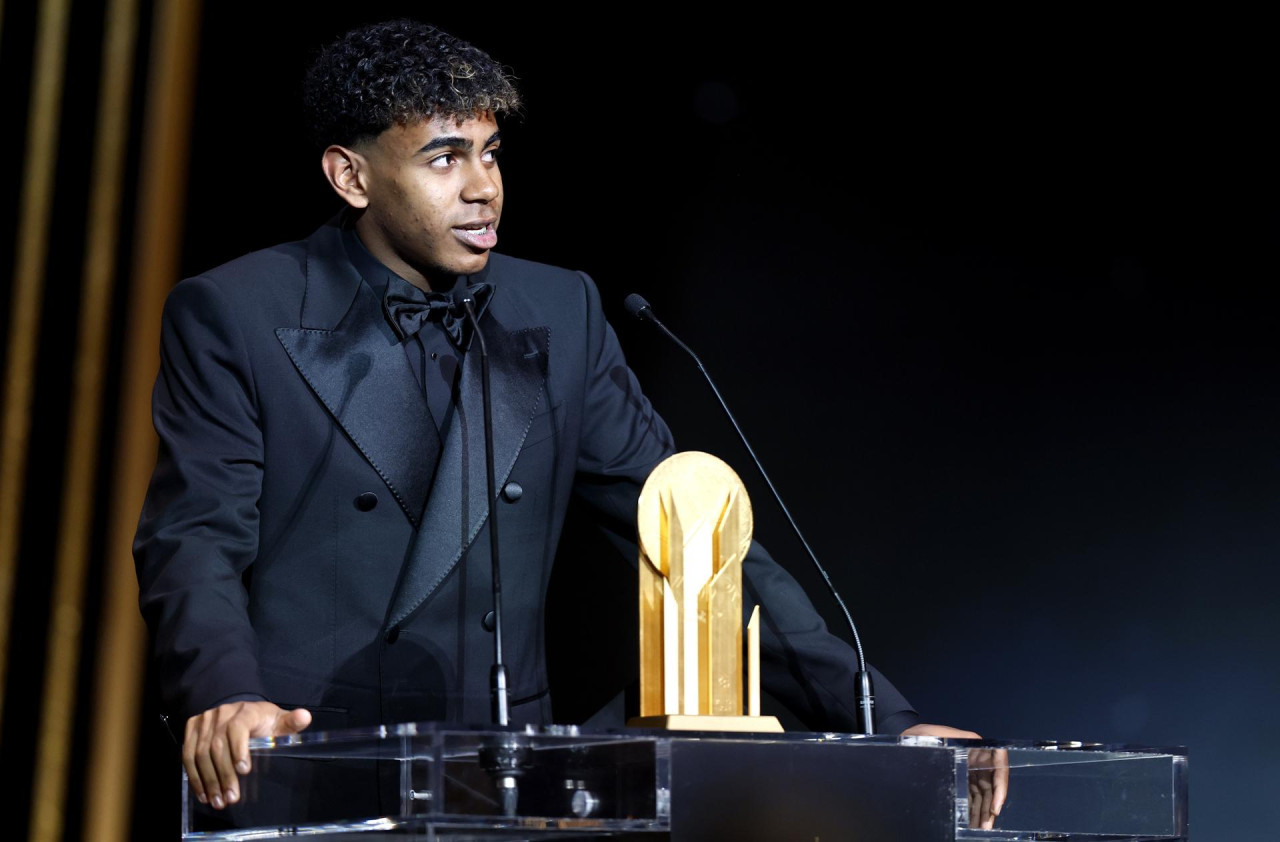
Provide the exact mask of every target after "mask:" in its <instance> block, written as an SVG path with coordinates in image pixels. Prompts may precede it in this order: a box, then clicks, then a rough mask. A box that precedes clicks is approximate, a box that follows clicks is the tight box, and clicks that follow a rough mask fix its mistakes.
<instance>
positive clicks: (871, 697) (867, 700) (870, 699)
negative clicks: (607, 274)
mask: <svg viewBox="0 0 1280 842" xmlns="http://www.w3.org/2000/svg"><path fill="white" fill-rule="evenodd" d="M623 306H624V307H626V308H627V312H628V313H630V314H631V315H632V316H635V317H636V318H637V319H640V320H641V321H647V322H651V323H652V324H653V325H654V326H655V327H656V328H658V330H660V331H662V332H663V333H664V334H665V335H666V336H667V338H669V339H670V340H671V341H672V342H674V343H676V344H677V345H679V346H680V348H681V349H683V350H684V352H685V353H686V354H688V355H689V356H690V357H691V358H692V359H693V362H694V363H695V364H696V365H697V366H698V371H700V372H702V376H703V377H704V378H706V381H707V385H708V386H710V387H711V392H712V393H713V394H714V395H715V396H716V400H717V401H718V402H719V403H720V408H721V409H723V410H724V414H725V415H726V416H728V418H729V423H730V424H732V425H733V429H734V431H735V432H736V433H737V434H738V438H739V439H741V441H742V446H743V447H745V448H746V449H747V453H749V454H750V455H751V461H753V462H755V465H756V470H757V471H759V472H760V476H761V477H763V478H764V482H765V485H767V486H769V491H770V492H771V493H772V494H773V499H774V500H776V501H777V503H778V508H780V509H781V510H782V513H783V514H784V515H785V516H786V518H787V523H789V524H791V531H792V532H794V533H795V535H796V538H798V539H800V544H801V546H803V547H804V551H805V552H806V553H808V555H809V560H810V561H812V562H813V566H814V567H816V568H817V569H818V573H819V574H821V576H822V581H824V582H826V584H827V590H829V591H830V592H831V596H832V597H833V598H834V599H835V601H836V604H837V605H839V606H840V610H841V611H842V612H844V618H845V620H846V621H847V622H848V624H849V631H850V633H851V634H852V635H853V647H854V650H855V651H856V652H857V655H858V672H857V675H856V676H855V678H856V680H857V684H858V725H859V727H860V728H861V730H862V733H863V734H865V735H867V736H871V735H872V734H874V733H875V731H876V711H875V705H876V701H875V693H874V691H873V689H872V686H871V672H870V671H869V670H868V669H867V659H866V657H865V656H864V655H863V654H862V638H861V637H859V636H858V627H857V626H856V625H855V624H854V622H853V617H852V615H850V614H849V609H848V608H846V607H845V604H844V600H843V599H841V598H840V593H839V591H837V590H836V586H835V585H834V584H832V582H831V577H830V576H828V575H827V571H826V569H825V568H824V567H823V566H822V563H821V562H819V561H818V556H817V555H816V554H814V552H813V549H812V548H811V547H810V546H809V542H808V541H806V540H805V538H804V535H803V534H802V533H801V532H800V527H799V526H797V525H796V521H795V518H793V517H792V516H791V511H790V510H789V509H788V508H787V504H786V503H784V502H782V495H781V494H779V493H778V489H777V488H775V487H774V485H773V480H771V479H769V474H768V472H766V471H765V469H764V465H762V464H760V459H759V457H757V456H756V452H755V450H754V449H752V447H751V443H750V442H748V441H747V437H746V435H745V434H744V433H743V432H742V428H741V427H740V426H738V419H736V418H734V417H733V413H732V412H731V411H730V410H729V405H728V404H727V403H725V400H724V398H723V397H722V396H721V395H720V390H719V389H718V388H716V383H715V381H714V380H712V379H711V375H710V374H708V373H707V369H706V367H705V366H703V364H702V360H700V359H698V355H697V354H695V353H694V352H693V349H692V348H690V347H689V346H688V345H686V344H684V343H683V342H681V341H680V337H678V336H676V335H675V334H674V333H672V332H671V330H670V329H669V328H668V327H667V326H666V325H664V324H663V323H662V321H661V320H660V319H659V318H658V317H657V316H656V315H654V312H653V307H651V306H650V305H649V302H648V301H645V300H644V297H643V296H641V295H638V294H637V293H634V292H633V293H631V294H630V295H628V296H627V297H626V300H625V301H623Z"/></svg>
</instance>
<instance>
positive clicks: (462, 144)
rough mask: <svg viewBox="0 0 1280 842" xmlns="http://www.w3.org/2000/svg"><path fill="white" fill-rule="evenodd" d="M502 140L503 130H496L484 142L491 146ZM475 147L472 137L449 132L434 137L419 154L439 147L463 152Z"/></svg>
mask: <svg viewBox="0 0 1280 842" xmlns="http://www.w3.org/2000/svg"><path fill="white" fill-rule="evenodd" d="M500 140H502V132H494V133H493V134H491V135H489V139H488V140H486V141H485V142H484V145H485V146H486V147H489V146H492V145H493V144H495V143H497V142H498V141H500ZM474 148H475V147H474V145H473V144H472V143H471V139H470V138H466V137H462V136H461V135H456V134H449V135H441V136H440V137H436V138H432V139H431V140H430V141H428V142H427V145H426V146H424V147H422V148H421V149H419V150H418V154H419V155H422V154H424V153H426V152H434V151H435V150H437V149H457V150H459V151H462V152H470V151H471V150H472V149H474Z"/></svg>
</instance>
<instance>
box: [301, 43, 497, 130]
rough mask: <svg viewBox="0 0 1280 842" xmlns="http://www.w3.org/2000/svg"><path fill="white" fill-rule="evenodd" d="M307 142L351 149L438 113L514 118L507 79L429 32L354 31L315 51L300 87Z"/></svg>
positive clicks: (481, 57) (474, 52)
mask: <svg viewBox="0 0 1280 842" xmlns="http://www.w3.org/2000/svg"><path fill="white" fill-rule="evenodd" d="M302 102H303V106H304V108H305V110H306V116H307V124H308V128H309V130H310V134H311V139H312V140H313V141H314V142H315V143H316V144H317V145H318V146H320V147H324V146H328V145H329V144H331V143H337V144H341V145H343V146H351V145H353V144H356V143H358V142H360V141H361V140H367V139H369V138H374V137H377V136H378V135H380V134H382V133H383V132H384V131H386V130H387V129H389V128H391V126H392V125H407V124H409V123H413V122H416V121H418V120H424V119H430V118H432V117H435V116H437V115H441V116H445V117H454V118H457V119H458V120H459V121H461V120H465V119H467V118H468V117H471V116H473V115H476V114H480V113H483V112H486V111H487V112H491V113H493V114H494V115H502V114H518V113H519V111H520V105H521V103H520V93H519V92H518V91H517V90H516V87H515V84H514V82H513V77H512V76H511V74H510V73H509V72H508V71H507V70H506V69H505V68H504V67H503V66H502V65H500V64H498V63H497V62H495V61H494V60H493V59H492V58H490V57H489V55H488V53H485V52H484V51H483V50H480V49H477V48H476V47H473V46H471V45H470V44H468V43H467V42H466V41H462V40H460V39H458V38H455V37H453V36H452V35H450V34H448V33H447V32H442V31H440V30H439V29H436V28H435V27H434V26H428V25H427V24H425V23H419V22H417V21H413V20H407V19H400V20H391V21H385V22H383V23H375V24H371V25H369V26H363V27H360V28H358V29H353V30H351V31H350V32H348V33H347V34H346V35H343V36H342V37H341V38H339V39H338V40H337V41H335V42H333V43H332V44H330V45H329V46H327V47H325V48H324V49H322V50H321V51H320V54H319V55H318V56H317V57H316V60H315V62H313V63H312V65H311V69H310V70H308V71H307V75H306V80H305V82H304V83H303V93H302Z"/></svg>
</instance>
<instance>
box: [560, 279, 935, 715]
mask: <svg viewBox="0 0 1280 842" xmlns="http://www.w3.org/2000/svg"><path fill="white" fill-rule="evenodd" d="M582 279H583V286H584V289H585V295H586V313H587V342H588V347H587V374H586V377H587V383H586V390H585V395H586V400H585V406H584V416H585V417H584V419H583V423H582V431H583V432H582V439H581V443H580V447H579V455H578V463H577V470H578V473H577V480H576V482H575V486H574V491H575V494H576V495H577V497H578V499H579V500H581V501H582V502H583V503H585V504H586V505H587V507H588V508H590V509H591V510H592V512H593V513H594V515H595V517H596V521H597V522H598V523H599V525H600V526H601V528H602V530H603V531H604V533H605V535H606V537H608V538H609V540H610V542H611V543H612V544H613V545H614V546H615V547H617V548H618V550H619V552H621V553H623V554H624V555H625V556H626V557H627V558H628V560H629V561H630V562H631V563H632V564H636V563H637V562H638V552H639V550H638V547H637V543H636V542H637V537H636V506H637V502H638V499H639V496H640V490H641V488H642V487H643V485H644V481H645V479H646V478H647V477H648V476H649V473H650V472H651V471H652V470H653V468H654V467H655V466H656V465H657V464H658V463H659V462H661V461H662V460H663V459H665V458H666V457H667V456H669V455H671V454H672V453H674V452H675V443H674V441H673V439H672V436H671V431H670V430H669V429H668V428H667V425H666V424H665V423H664V422H663V420H662V419H661V417H659V416H658V414H657V413H656V412H655V411H654V409H653V407H652V405H651V404H650V403H649V401H648V399H647V398H646V397H645V396H644V394H643V393H642V392H641V390H640V386H639V383H638V382H637V381H636V378H635V375H634V374H633V373H632V372H631V369H630V368H629V367H628V366H627V364H626V361H625V360H624V359H623V355H622V348H621V346H620V345H619V343H618V338H617V336H616V335H615V333H614V331H613V328H612V327H610V326H609V324H608V323H607V322H606V321H605V318H604V314H603V311H602V309H601V307H600V297H599V293H598V292H597V290H596V287H595V284H594V283H593V282H592V281H591V279H590V278H589V277H587V276H586V275H582ZM743 586H744V590H745V594H744V597H745V598H744V599H743V604H744V609H745V610H746V612H747V613H748V614H749V613H750V611H751V609H752V608H753V607H754V605H755V604H756V603H757V602H759V604H760V606H761V615H762V618H763V622H764V626H763V628H762V630H761V632H762V633H761V649H762V652H761V660H762V664H761V666H762V673H763V676H762V678H763V684H764V688H765V689H766V690H767V691H768V692H769V693H771V694H772V695H773V696H775V697H776V698H778V699H779V700H780V701H782V702H783V703H784V704H785V705H787V707H788V708H789V709H790V710H791V711H792V712H793V713H795V714H796V716H797V717H799V718H800V720H801V721H802V722H804V723H805V725H806V726H808V727H810V728H813V729H815V730H832V731H853V730H855V729H856V727H857V717H856V697H857V696H856V686H855V680H854V678H855V672H856V670H857V661H856V657H855V655H854V651H853V649H852V647H850V646H849V645H848V644H847V643H845V642H844V641H842V640H841V639H840V638H838V637H836V636H834V635H832V634H831V633H830V632H829V631H828V630H827V627H826V624H825V623H824V622H823V621H822V618H821V617H820V616H819V615H818V613H817V611H815V610H814V608H813V604H812V603H811V602H810V601H809V598H808V597H807V596H806V595H805V593H804V591H803V590H802V589H801V588H800V586H799V584H798V583H797V582H796V581H795V579H793V578H792V577H791V576H790V574H788V573H787V572H786V571H785V570H783V569H782V568H781V567H780V566H779V565H778V564H777V562H775V561H774V560H773V559H772V558H771V557H770V555H769V554H768V552H766V551H765V549H764V548H763V547H762V546H760V544H759V543H756V542H753V543H752V545H751V550H750V552H749V553H748V554H747V558H746V559H745V561H744V564H743ZM872 673H873V682H874V684H875V692H876V700H877V708H876V710H877V725H878V730H879V731H881V732H882V733H892V734H897V733H900V732H901V731H902V730H903V729H905V728H907V727H909V726H911V725H914V724H915V723H916V722H917V721H918V719H919V717H918V716H917V715H916V712H915V711H914V710H912V709H911V705H910V704H909V703H908V702H907V700H906V699H905V698H903V696H902V694H901V693H899V692H898V691H897V689H896V688H895V687H894V686H893V685H892V684H891V683H890V682H889V680H888V679H886V678H885V677H884V676H882V675H881V674H880V673H879V672H876V671H875V670H874V668H873V669H872Z"/></svg>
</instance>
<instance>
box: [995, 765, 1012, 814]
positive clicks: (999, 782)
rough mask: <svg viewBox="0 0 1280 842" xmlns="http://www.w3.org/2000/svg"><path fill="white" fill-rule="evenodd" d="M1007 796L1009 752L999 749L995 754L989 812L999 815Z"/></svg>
mask: <svg viewBox="0 0 1280 842" xmlns="http://www.w3.org/2000/svg"><path fill="white" fill-rule="evenodd" d="M1008 797H1009V752H1008V751H1007V750H1006V749H1003V748H1002V749H1000V750H999V751H997V752H996V756H995V788H994V792H993V793H992V797H991V812H992V813H994V814H995V815H997V816H998V815H1000V811H1001V810H1003V809H1004V802H1005V799H1007V798H1008Z"/></svg>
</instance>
